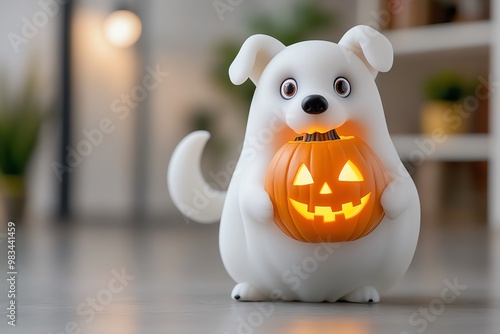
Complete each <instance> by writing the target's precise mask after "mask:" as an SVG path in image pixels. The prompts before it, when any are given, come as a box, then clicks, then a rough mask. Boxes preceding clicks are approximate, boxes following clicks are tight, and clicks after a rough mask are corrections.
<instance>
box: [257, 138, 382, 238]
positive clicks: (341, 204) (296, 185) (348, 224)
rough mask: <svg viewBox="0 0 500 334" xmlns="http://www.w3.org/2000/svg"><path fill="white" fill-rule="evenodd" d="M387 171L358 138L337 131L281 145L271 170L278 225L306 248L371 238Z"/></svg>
mask: <svg viewBox="0 0 500 334" xmlns="http://www.w3.org/2000/svg"><path fill="white" fill-rule="evenodd" d="M386 184H387V183H386V180H385V176H384V169H383V167H382V164H381V162H380V160H379V159H378V157H377V156H376V155H375V153H374V152H373V151H372V150H371V148H370V147H369V146H368V145H367V144H366V143H365V142H364V141H363V140H361V139H360V138H358V137H339V136H338V135H337V133H336V132H335V130H332V131H330V132H327V133H325V134H318V133H316V134H314V135H306V136H305V138H304V137H298V138H297V139H296V140H295V141H290V142H288V143H286V144H285V145H283V147H281V149H280V150H278V152H277V153H276V155H275V156H274V158H273V160H272V161H271V164H270V166H269V169H268V173H267V178H266V191H267V192H268V193H269V195H270V197H271V200H272V202H273V204H274V222H275V223H276V224H277V226H278V227H279V228H280V229H281V230H282V231H283V232H284V233H285V234H286V235H288V236H290V237H292V238H294V239H296V240H299V241H304V242H341V241H352V240H356V239H359V238H362V237H364V236H366V235H367V234H369V233H370V232H372V231H373V230H374V229H375V228H376V227H377V226H378V225H379V223H380V221H381V220H382V218H383V216H384V211H383V208H382V205H381V204H380V196H381V195H382V191H383V190H384V188H385V186H386Z"/></svg>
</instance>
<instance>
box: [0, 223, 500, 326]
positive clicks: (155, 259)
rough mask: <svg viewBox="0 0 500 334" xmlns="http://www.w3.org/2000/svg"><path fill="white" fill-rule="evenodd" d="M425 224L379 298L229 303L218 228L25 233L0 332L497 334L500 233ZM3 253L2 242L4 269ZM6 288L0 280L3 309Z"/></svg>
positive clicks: (499, 320) (21, 234)
mask: <svg viewBox="0 0 500 334" xmlns="http://www.w3.org/2000/svg"><path fill="white" fill-rule="evenodd" d="M424 223H426V224H424V227H423V231H422V235H421V238H420V241H419V246H418V248H417V253H416V256H415V258H414V261H413V263H412V266H411V268H410V270H409V271H408V273H407V275H406V276H405V277H404V278H403V279H402V281H401V282H400V283H399V284H398V285H396V287H394V288H393V289H392V290H391V291H390V292H389V293H387V294H385V295H382V296H381V299H382V300H381V302H380V303H379V304H374V305H365V304H350V303H335V304H329V303H316V304H315V303H299V302H279V303H274V304H273V303H246V302H238V301H234V300H232V299H231V298H230V292H231V289H232V287H233V285H234V283H233V282H232V280H231V279H230V278H229V276H228V275H227V274H226V272H225V270H224V267H223V265H222V263H221V260H220V255H219V251H218V246H217V244H218V243H217V237H218V236H217V232H218V226H217V225H198V224H186V222H184V221H183V220H182V218H175V219H173V222H172V224H171V225H173V226H175V227H166V226H160V227H158V226H156V227H146V228H131V227H124V226H118V225H114V226H113V225H112V226H109V225H108V226H104V227H103V226H98V225H85V226H82V227H75V228H72V229H68V230H60V229H56V228H50V229H41V228H38V229H25V230H23V231H19V232H18V235H17V242H18V265H19V270H18V272H19V274H18V292H19V298H18V302H19V310H18V312H19V313H18V326H17V327H16V328H15V329H13V328H9V327H8V326H7V325H6V319H5V317H4V316H2V319H1V323H0V333H23V334H24V333H27V334H28V333H29V334H32V333H43V334H48V333H53V334H56V333H57V334H59V333H72V331H71V330H75V328H76V330H78V329H81V332H80V333H84V334H86V333H91V334H100V333H106V334H110V333H119V334H127V333H131V334H132V333H140V334H145V333H300V334H302V333H316V332H317V333H341V334H342V333H349V334H368V333H397V334H400V333H420V332H423V333H467V334H469V333H474V334H479V333H491V334H497V333H498V331H499V329H500V299H499V297H500V284H499V282H500V235H496V236H494V235H488V233H487V231H486V230H485V229H484V228H483V227H481V225H479V224H476V225H475V224H464V223H463V222H461V223H457V222H448V223H446V224H443V223H435V226H441V227H440V228H437V227H435V226H432V225H431V224H430V223H429V222H425V221H424ZM483 225H484V224H483ZM5 248H6V243H5V239H2V243H0V249H1V251H0V256H1V258H0V268H1V270H2V271H5V269H4V268H5V265H6V251H5ZM122 270H124V271H123V273H124V274H125V276H127V275H129V276H134V278H133V279H132V280H130V281H127V280H124V282H125V283H126V286H125V285H124V284H123V282H122V283H120V282H119V280H115V278H116V277H117V276H116V273H117V272H118V276H119V275H120V274H122ZM122 278H123V277H122ZM450 284H451V286H453V285H454V284H455V285H456V289H455V290H456V293H454V292H453V289H450V287H449V286H450ZM464 286H466V288H465V287H464ZM120 288H121V291H120V292H116V293H113V292H112V291H111V290H114V291H117V290H120ZM6 293H7V291H6V284H5V283H2V284H0V305H1V308H2V309H4V306H5V302H6V299H7V297H6ZM91 310H94V311H93V312H92V311H91ZM4 312H5V311H2V313H3V314H4ZM71 326H74V327H71ZM75 326H76V327H75ZM68 329H69V330H68ZM421 330H423V331H421ZM75 333H76V332H75Z"/></svg>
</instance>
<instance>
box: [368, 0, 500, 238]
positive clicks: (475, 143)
mask: <svg viewBox="0 0 500 334" xmlns="http://www.w3.org/2000/svg"><path fill="white" fill-rule="evenodd" d="M379 5H380V1H378V0H364V1H358V23H365V24H369V25H371V26H374V27H375V28H378V29H379V30H382V31H383V29H381V27H380V25H379V26H377V22H378V21H377V20H376V18H377V15H378V17H379V18H380V17H384V16H383V15H384V9H383V8H379V7H378V6H379ZM383 33H384V35H386V36H387V37H388V39H389V40H390V41H391V43H392V45H393V48H394V53H395V57H404V56H419V55H423V54H426V53H440V52H448V51H454V52H461V51H469V52H470V50H471V49H474V48H480V47H481V48H484V47H489V50H490V64H489V72H490V92H491V95H490V98H489V132H488V133H487V134H463V135H454V136H448V137H447V139H446V140H445V141H443V142H442V143H439V142H436V141H433V140H432V138H430V137H427V136H424V135H411V134H404V135H394V136H393V141H394V144H395V146H396V149H397V151H398V153H399V154H400V156H401V158H402V159H404V160H409V159H415V158H417V159H422V158H425V159H427V160H433V161H488V221H489V224H490V226H491V227H492V228H494V229H496V230H500V86H499V84H495V83H496V82H500V39H499V38H493V36H495V35H497V34H498V33H500V3H499V2H498V1H491V8H490V20H489V21H477V22H467V23H445V24H435V25H428V26H422V27H415V28H405V29H399V30H390V31H383ZM425 145H427V146H425ZM425 150H428V151H427V152H426V151H425ZM419 152H424V153H427V154H420V153H419Z"/></svg>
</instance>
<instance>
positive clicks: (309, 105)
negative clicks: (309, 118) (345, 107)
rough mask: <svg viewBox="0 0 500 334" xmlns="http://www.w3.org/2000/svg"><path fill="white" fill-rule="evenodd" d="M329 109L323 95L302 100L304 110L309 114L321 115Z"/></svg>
mask: <svg viewBox="0 0 500 334" xmlns="http://www.w3.org/2000/svg"><path fill="white" fill-rule="evenodd" d="M326 109H328V101H327V100H326V99H325V98H324V97H323V96H321V95H309V96H306V97H305V98H304V100H302V110H304V111H305V112H306V113H308V114H321V113H323V112H325V111H326Z"/></svg>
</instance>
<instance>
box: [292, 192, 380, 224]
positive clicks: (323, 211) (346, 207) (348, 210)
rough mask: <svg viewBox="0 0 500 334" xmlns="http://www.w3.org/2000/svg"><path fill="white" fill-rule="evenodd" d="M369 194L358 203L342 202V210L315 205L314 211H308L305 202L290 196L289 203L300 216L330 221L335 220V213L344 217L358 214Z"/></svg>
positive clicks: (348, 217) (312, 219)
mask: <svg viewBox="0 0 500 334" xmlns="http://www.w3.org/2000/svg"><path fill="white" fill-rule="evenodd" d="M370 194H371V192H369V193H368V194H366V195H365V196H363V197H362V198H361V203H360V204H358V205H353V204H352V202H348V203H344V204H342V210H339V211H333V210H332V208H331V207H330V206H315V207H314V212H309V210H308V209H307V204H304V203H301V202H298V201H295V200H293V199H291V198H290V203H291V204H292V206H293V208H294V209H295V210H296V211H297V212H298V213H300V214H301V215H302V217H304V218H306V219H308V220H311V221H314V217H323V222H325V223H331V222H334V221H335V216H337V215H342V214H343V215H344V217H345V219H350V218H352V217H355V216H356V215H358V214H359V213H360V212H361V211H362V210H363V208H364V207H365V205H366V203H368V200H369V199H370Z"/></svg>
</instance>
